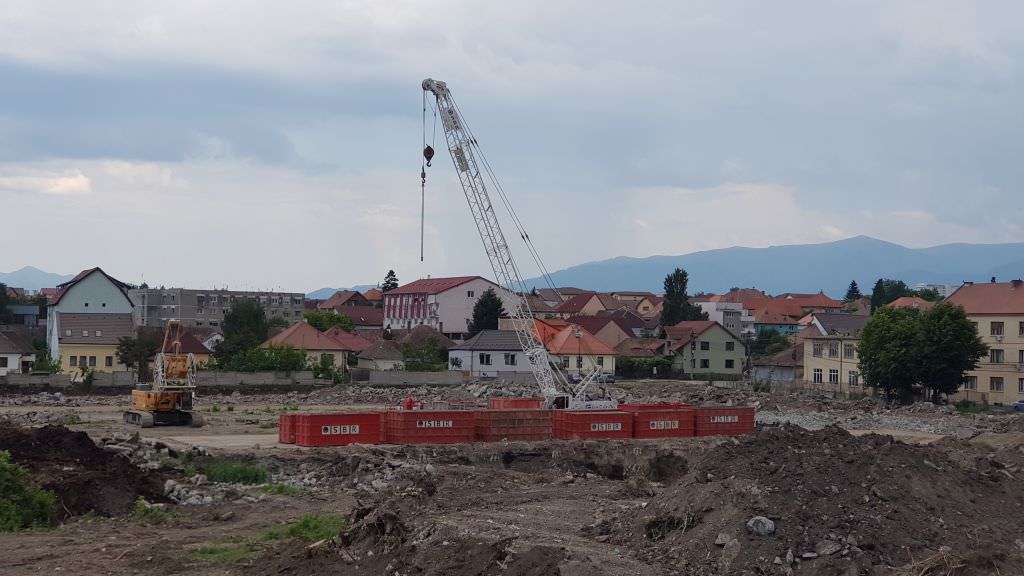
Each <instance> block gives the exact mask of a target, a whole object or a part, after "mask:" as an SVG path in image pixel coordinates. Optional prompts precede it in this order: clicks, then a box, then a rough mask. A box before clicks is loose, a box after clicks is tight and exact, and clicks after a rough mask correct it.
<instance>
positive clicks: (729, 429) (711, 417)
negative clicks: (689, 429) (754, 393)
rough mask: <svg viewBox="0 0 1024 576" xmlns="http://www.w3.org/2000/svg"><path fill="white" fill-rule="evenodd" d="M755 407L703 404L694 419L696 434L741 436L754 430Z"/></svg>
mask: <svg viewBox="0 0 1024 576" xmlns="http://www.w3.org/2000/svg"><path fill="white" fill-rule="evenodd" d="M754 425H755V424H754V408H753V407H749V406H742V407H733V406H728V407H727V406H701V407H699V408H697V415H696V418H695V420H694V435H695V436H741V435H743V434H750V433H752V432H753V431H754Z"/></svg>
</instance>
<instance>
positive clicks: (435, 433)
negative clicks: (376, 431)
mask: <svg viewBox="0 0 1024 576" xmlns="http://www.w3.org/2000/svg"><path fill="white" fill-rule="evenodd" d="M475 436H476V411H474V410H396V411H391V412H385V414H384V438H385V442H387V443H388V444H461V443H465V442H472V441H473V439H474V437H475Z"/></svg>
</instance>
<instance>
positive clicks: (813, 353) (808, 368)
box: [801, 313, 868, 390]
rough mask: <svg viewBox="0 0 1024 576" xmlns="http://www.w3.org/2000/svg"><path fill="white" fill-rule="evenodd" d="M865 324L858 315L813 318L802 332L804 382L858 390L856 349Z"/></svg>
mask: <svg viewBox="0 0 1024 576" xmlns="http://www.w3.org/2000/svg"><path fill="white" fill-rule="evenodd" d="M867 322H868V317H867V316H860V315H857V314H836V313H832V314H815V315H814V317H813V318H812V320H811V324H810V325H809V326H808V327H807V329H806V330H805V331H804V332H802V333H801V334H802V335H803V338H802V340H803V346H804V354H803V358H804V380H805V381H807V382H812V383H814V384H827V385H830V386H831V387H834V388H836V389H837V390H843V389H849V390H860V389H861V386H863V383H862V382H861V381H860V368H859V366H858V365H859V364H860V359H859V357H858V355H857V345H858V344H860V333H861V331H862V330H863V329H864V326H865V325H866V324H867Z"/></svg>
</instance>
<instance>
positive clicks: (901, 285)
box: [871, 278, 916, 313]
mask: <svg viewBox="0 0 1024 576" xmlns="http://www.w3.org/2000/svg"><path fill="white" fill-rule="evenodd" d="M915 295H916V293H915V292H914V291H913V290H911V289H910V288H909V287H908V286H907V283H906V282H904V281H903V280H890V279H888V278H879V279H878V281H877V282H875V287H874V289H873V290H872V291H871V312H872V313H874V311H875V310H878V309H879V308H881V307H882V306H885V305H886V304H889V303H890V302H892V301H893V300H895V299H897V298H902V297H904V296H915Z"/></svg>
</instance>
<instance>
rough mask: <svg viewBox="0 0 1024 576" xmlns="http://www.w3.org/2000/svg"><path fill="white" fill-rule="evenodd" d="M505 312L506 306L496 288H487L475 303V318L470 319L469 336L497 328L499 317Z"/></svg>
mask: <svg viewBox="0 0 1024 576" xmlns="http://www.w3.org/2000/svg"><path fill="white" fill-rule="evenodd" d="M504 313H505V306H504V305H503V304H502V302H501V298H499V297H498V294H497V293H495V292H494V289H493V288H488V289H487V290H485V291H484V293H483V294H481V295H480V297H479V298H477V299H476V304H474V305H473V318H472V319H471V320H470V321H469V335H468V336H467V338H472V337H473V336H476V335H477V334H478V333H479V332H480V331H482V330H497V329H498V318H500V317H501V315H502V314H504Z"/></svg>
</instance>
